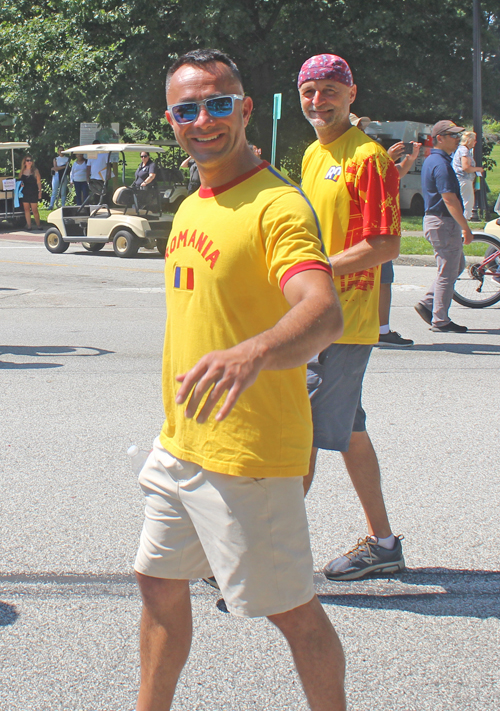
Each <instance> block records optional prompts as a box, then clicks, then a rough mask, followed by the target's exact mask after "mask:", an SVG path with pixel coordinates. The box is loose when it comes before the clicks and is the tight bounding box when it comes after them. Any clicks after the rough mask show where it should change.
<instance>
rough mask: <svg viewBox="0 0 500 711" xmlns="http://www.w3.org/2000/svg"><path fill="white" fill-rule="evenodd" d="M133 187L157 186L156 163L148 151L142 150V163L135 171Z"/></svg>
mask: <svg viewBox="0 0 500 711" xmlns="http://www.w3.org/2000/svg"><path fill="white" fill-rule="evenodd" d="M132 187H133V188H137V189H139V188H154V187H156V165H155V163H153V161H152V160H151V157H150V155H149V153H148V152H147V151H142V152H141V163H140V165H139V167H138V168H137V170H136V171H135V179H134V182H133V183H132Z"/></svg>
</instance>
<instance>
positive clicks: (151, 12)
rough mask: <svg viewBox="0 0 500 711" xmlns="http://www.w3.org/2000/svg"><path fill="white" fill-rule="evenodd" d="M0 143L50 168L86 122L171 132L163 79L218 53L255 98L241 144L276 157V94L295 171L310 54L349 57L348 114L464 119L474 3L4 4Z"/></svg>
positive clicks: (306, 136) (491, 28) (488, 53)
mask: <svg viewBox="0 0 500 711" xmlns="http://www.w3.org/2000/svg"><path fill="white" fill-rule="evenodd" d="M1 2H2V4H1V8H2V20H1V24H0V113H10V114H14V115H16V117H17V119H16V124H15V127H14V129H9V128H0V137H1V136H4V137H15V138H19V139H27V140H30V141H31V143H32V148H33V152H34V153H35V154H36V156H37V161H38V164H39V165H41V167H42V170H43V169H45V174H47V171H48V167H49V164H50V159H51V157H52V156H53V154H54V148H55V146H56V144H58V143H63V144H66V145H69V144H71V143H77V142H78V129H79V123H80V122H81V121H96V122H99V123H102V124H104V125H106V124H109V123H110V122H112V121H118V122H119V123H120V125H121V127H122V132H123V133H124V134H125V135H126V136H127V137H128V138H129V139H133V140H139V137H140V140H153V139H154V138H171V137H172V133H171V129H170V128H169V127H168V125H167V124H166V122H165V119H164V113H163V112H164V109H165V97H164V89H163V84H164V77H165V73H166V69H167V68H168V66H169V65H170V63H171V62H172V61H173V59H175V58H176V57H177V56H179V55H180V54H182V53H183V52H185V51H188V50H189V49H193V48H196V47H209V46H215V47H218V48H219V49H222V50H224V51H227V52H228V53H229V54H230V55H231V56H233V58H234V59H235V60H236V62H237V64H238V66H239V67H240V70H241V72H242V75H243V77H244V79H245V88H246V91H247V93H249V94H250V95H251V96H252V97H253V98H254V102H255V112H254V116H253V118H252V121H251V123H250V126H249V138H250V140H252V141H253V142H254V143H256V144H257V145H259V146H261V147H262V148H263V153H264V155H265V156H267V157H268V156H269V153H270V141H271V126H272V96H273V94H274V93H277V92H281V93H282V94H283V114H282V116H283V118H282V120H281V121H280V124H279V131H278V137H279V144H278V156H280V155H281V157H282V158H283V159H284V161H285V162H286V164H287V166H288V168H289V169H290V170H291V174H292V176H295V177H297V171H298V169H299V168H298V166H299V164H300V155H301V153H302V151H303V147H304V146H305V145H306V144H307V143H308V142H310V141H311V140H312V139H313V138H314V133H313V131H312V129H311V127H310V126H309V125H308V124H307V123H306V121H305V120H304V118H303V117H302V114H301V111H300V106H299V102H298V96H297V90H296V77H297V74H298V71H299V69H300V66H301V64H302V62H303V61H304V60H305V59H306V58H307V57H309V56H311V55H312V54H316V53H320V52H333V53H336V54H340V55H341V56H343V57H345V58H346V59H347V60H348V62H349V63H350V65H351V67H352V70H353V73H354V77H355V80H356V83H357V84H358V99H357V100H356V103H355V104H354V106H353V110H354V111H355V112H356V113H358V114H359V115H368V116H371V117H372V118H374V119H379V120H403V119H411V120H417V121H425V122H430V123H433V122H435V121H437V120H439V119H441V118H452V119H454V120H456V121H461V122H462V123H463V122H464V121H467V120H469V119H470V118H471V116H472V51H471V46H472V3H471V2H470V0H442V1H441V2H440V3H436V2H435V1H434V0H432V1H431V0H399V1H398V2H394V0H371V2H370V3H367V2H366V0H182V2H181V1H180V0H123V1H122V0H30V2H28V0H1ZM499 18H500V0H483V2H482V22H483V27H482V42H483V103H484V109H485V113H487V114H488V115H490V116H491V117H493V119H500V95H499V93H498V86H499V77H500V54H499V51H498V46H499V39H500V19H499Z"/></svg>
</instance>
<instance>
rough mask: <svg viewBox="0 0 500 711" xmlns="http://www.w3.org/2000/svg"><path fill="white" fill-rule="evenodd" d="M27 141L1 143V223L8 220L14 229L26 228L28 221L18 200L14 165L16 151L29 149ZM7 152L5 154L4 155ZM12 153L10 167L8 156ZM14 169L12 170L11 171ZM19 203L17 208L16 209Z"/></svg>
mask: <svg viewBox="0 0 500 711" xmlns="http://www.w3.org/2000/svg"><path fill="white" fill-rule="evenodd" d="M29 147H30V145H29V143H26V141H17V142H15V143H0V161H1V162H0V221H1V220H8V222H11V223H12V224H13V225H14V227H24V225H25V224H26V220H25V217H24V209H23V206H22V205H21V203H20V202H19V199H18V198H17V199H16V169H15V165H14V150H15V149H16V148H24V149H27V148H29ZM3 151H5V154H4V153H3ZM9 153H10V167H7V165H8V163H9V159H8V155H9ZM11 168H12V170H11ZM16 203H17V207H16Z"/></svg>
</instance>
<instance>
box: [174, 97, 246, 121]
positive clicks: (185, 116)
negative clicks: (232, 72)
mask: <svg viewBox="0 0 500 711" xmlns="http://www.w3.org/2000/svg"><path fill="white" fill-rule="evenodd" d="M236 99H239V100H240V101H241V100H242V99H243V96H241V94H227V95H225V96H216V97H214V98H213V99H204V100H203V101H189V102H186V103H184V104H174V105H173V106H167V109H168V111H170V114H171V115H172V116H173V118H174V120H175V121H176V123H179V124H185V123H192V122H193V121H196V119H197V118H198V116H199V115H200V109H201V107H202V106H204V107H205V110H206V111H207V112H208V113H209V114H210V116H213V117H214V118H224V117H225V116H230V115H231V114H232V113H233V111H234V102H235V100H236Z"/></svg>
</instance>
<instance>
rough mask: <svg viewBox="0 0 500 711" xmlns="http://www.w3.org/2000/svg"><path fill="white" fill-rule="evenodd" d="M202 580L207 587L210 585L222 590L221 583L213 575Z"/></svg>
mask: <svg viewBox="0 0 500 711" xmlns="http://www.w3.org/2000/svg"><path fill="white" fill-rule="evenodd" d="M202 580H203V582H204V583H206V584H207V585H210V587H212V588H215V589H216V590H220V587H219V583H218V582H217V580H216V579H215V576H214V575H212V576H211V577H210V578H202Z"/></svg>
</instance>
